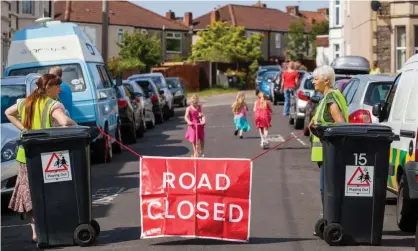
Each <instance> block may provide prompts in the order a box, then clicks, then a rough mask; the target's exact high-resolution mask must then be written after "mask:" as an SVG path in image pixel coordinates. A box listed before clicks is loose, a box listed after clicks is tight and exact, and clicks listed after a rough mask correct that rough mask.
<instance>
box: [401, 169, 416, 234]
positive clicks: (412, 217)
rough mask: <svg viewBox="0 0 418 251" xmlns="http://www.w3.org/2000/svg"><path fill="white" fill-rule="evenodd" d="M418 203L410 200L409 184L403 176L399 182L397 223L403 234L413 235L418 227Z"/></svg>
mask: <svg viewBox="0 0 418 251" xmlns="http://www.w3.org/2000/svg"><path fill="white" fill-rule="evenodd" d="M417 211H418V206H417V203H414V201H412V200H410V199H409V191H408V183H407V180H406V176H405V175H402V177H401V180H400V182H399V190H398V197H397V203H396V222H397V224H398V227H399V229H400V230H401V231H403V232H410V233H413V232H415V230H416V225H417V214H418V213H417Z"/></svg>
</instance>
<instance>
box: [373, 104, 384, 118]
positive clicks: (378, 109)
mask: <svg viewBox="0 0 418 251" xmlns="http://www.w3.org/2000/svg"><path fill="white" fill-rule="evenodd" d="M372 114H373V115H374V116H376V117H378V118H379V122H382V121H383V118H382V104H381V103H378V104H375V105H374V106H373V109H372ZM380 120H382V121H380Z"/></svg>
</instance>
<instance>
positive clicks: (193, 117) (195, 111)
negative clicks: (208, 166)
mask: <svg viewBox="0 0 418 251" xmlns="http://www.w3.org/2000/svg"><path fill="white" fill-rule="evenodd" d="M190 101H191V104H190V106H189V107H187V109H186V112H185V114H184V120H185V121H186V123H187V124H188V127H187V131H186V136H185V138H186V139H187V140H188V141H189V142H190V143H192V145H193V152H194V153H193V156H192V157H199V156H200V157H205V154H204V149H205V126H204V125H205V123H206V122H205V116H204V115H203V111H202V106H201V105H199V97H198V96H197V94H193V95H192V97H191V99H190ZM198 141H199V142H200V152H199V151H198Z"/></svg>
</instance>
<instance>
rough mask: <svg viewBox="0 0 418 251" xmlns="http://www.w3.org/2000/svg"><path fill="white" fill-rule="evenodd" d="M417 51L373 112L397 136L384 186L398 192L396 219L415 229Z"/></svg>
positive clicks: (417, 188) (417, 217)
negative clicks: (383, 100) (382, 101)
mask: <svg viewBox="0 0 418 251" xmlns="http://www.w3.org/2000/svg"><path fill="white" fill-rule="evenodd" d="M417 79H418V54H415V55H414V56H412V57H411V58H410V59H409V60H408V61H407V62H406V63H405V64H404V66H403V67H402V69H401V72H400V74H399V75H398V76H397V77H396V80H395V81H394V83H393V84H392V86H391V89H390V91H389V95H387V97H386V100H385V102H384V103H382V104H375V106H374V107H373V115H374V116H376V117H378V118H379V122H380V123H382V124H384V125H388V126H390V127H391V128H392V129H393V132H394V133H395V134H396V135H399V138H400V139H399V140H395V141H393V142H392V143H391V149H390V157H391V158H390V160H389V163H390V165H389V175H388V182H387V189H388V190H389V191H390V192H392V193H394V194H395V195H396V196H397V203H396V223H397V225H398V227H399V229H400V230H402V231H404V232H415V231H416V230H417V221H418V112H417V111H418V99H417V93H418V85H417Z"/></svg>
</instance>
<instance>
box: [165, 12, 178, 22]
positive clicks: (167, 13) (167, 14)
mask: <svg viewBox="0 0 418 251" xmlns="http://www.w3.org/2000/svg"><path fill="white" fill-rule="evenodd" d="M165 17H166V18H168V19H170V20H175V19H176V14H175V13H174V12H172V11H171V10H169V11H167V12H166V13H165Z"/></svg>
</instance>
